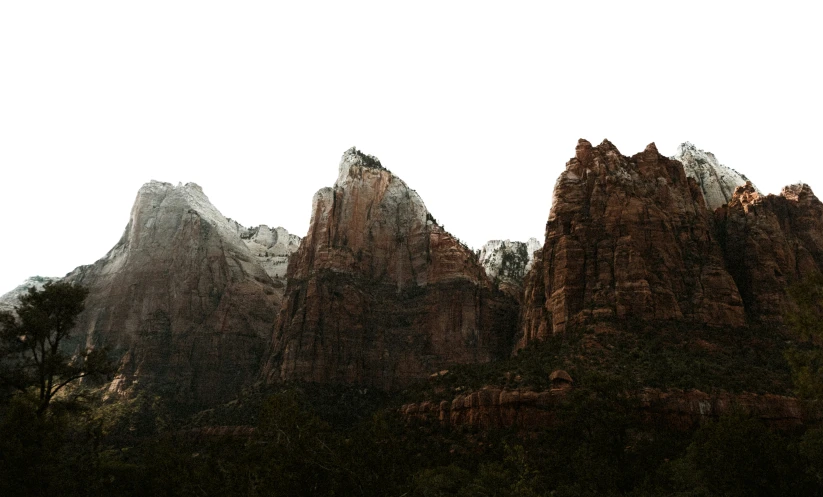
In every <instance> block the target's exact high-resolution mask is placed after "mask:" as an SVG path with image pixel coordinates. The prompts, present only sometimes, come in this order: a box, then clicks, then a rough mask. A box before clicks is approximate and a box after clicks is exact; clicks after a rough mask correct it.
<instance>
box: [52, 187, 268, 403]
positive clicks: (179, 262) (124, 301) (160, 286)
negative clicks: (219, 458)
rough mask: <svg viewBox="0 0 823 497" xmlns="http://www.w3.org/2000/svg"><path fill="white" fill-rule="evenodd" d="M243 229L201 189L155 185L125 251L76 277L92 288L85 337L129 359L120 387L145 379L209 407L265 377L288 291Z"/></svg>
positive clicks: (135, 212) (83, 318)
mask: <svg viewBox="0 0 823 497" xmlns="http://www.w3.org/2000/svg"><path fill="white" fill-rule="evenodd" d="M238 226H239V225H237V223H234V222H232V221H229V220H228V219H227V218H225V217H224V216H223V215H222V214H221V213H220V212H219V211H218V210H217V209H216V208H215V207H214V206H213V205H212V204H211V202H210V201H209V199H208V197H206V195H205V194H204V193H203V190H202V189H201V188H200V187H199V186H198V185H196V184H194V183H187V184H185V185H182V184H179V185H177V186H173V185H171V184H169V183H163V182H159V181H151V182H149V183H147V184H145V185H144V186H143V187H142V188H140V190H139V192H138V194H137V198H136V199H135V202H134V206H133V207H132V210H131V216H130V220H129V223H128V225H127V227H126V230H125V232H124V234H123V237H122V238H121V239H120V241H119V242H118V243H117V245H115V247H114V248H112V250H111V251H109V253H108V254H107V255H106V256H105V257H103V258H102V259H100V260H99V261H97V262H96V263H94V264H92V265H90V266H82V267H79V268H77V269H75V270H74V271H73V272H72V273H69V275H67V276H66V279H67V280H68V281H71V282H75V283H79V284H82V285H83V286H85V287H87V288H88V289H89V291H90V293H89V296H88V298H87V299H86V309H85V310H84V311H83V313H81V314H80V316H79V318H78V321H77V327H76V330H77V331H76V336H77V339H79V340H81V341H83V342H85V343H84V344H82V345H85V346H107V347H109V348H110V350H111V351H112V353H113V355H114V357H115V359H117V360H118V361H119V364H120V370H119V374H118V377H117V379H116V380H115V382H114V383H113V386H112V388H113V390H115V391H130V389H131V387H133V386H136V385H137V384H138V383H139V384H140V385H142V386H154V387H158V388H162V389H164V390H166V391H170V392H174V395H175V396H176V397H177V398H178V400H181V401H185V400H189V401H192V402H206V403H209V402H216V401H220V400H225V399H227V398H228V397H230V396H232V395H235V394H236V392H237V391H238V389H240V388H242V387H243V386H246V385H248V384H249V383H250V382H251V381H253V380H254V379H255V378H256V377H257V375H258V374H259V367H260V362H261V360H262V354H263V353H264V351H265V350H266V349H267V346H268V343H269V340H270V338H271V332H270V330H271V326H272V323H273V322H274V320H275V318H276V316H277V309H278V308H279V304H280V295H282V291H283V290H282V289H278V288H277V286H276V285H275V283H274V282H273V280H272V278H271V277H270V276H269V275H268V274H267V272H266V271H265V270H264V268H263V267H261V264H260V263H259V260H258V257H256V256H255V255H253V254H252V253H251V252H250V250H249V244H247V243H246V240H243V239H242V238H241V236H240V229H239V227H238ZM261 231H262V233H261ZM257 233H258V234H259V236H258V237H257V240H258V241H260V242H264V243H268V240H269V239H272V240H273V234H271V233H268V234H266V232H265V230H259V229H258V232H257ZM252 238H253V237H252ZM249 241H252V240H251V239H249ZM254 243H255V244H257V242H256V241H255V242H254ZM258 245H260V244H258ZM261 246H262V245H261Z"/></svg>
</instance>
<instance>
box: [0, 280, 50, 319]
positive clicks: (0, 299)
mask: <svg viewBox="0 0 823 497" xmlns="http://www.w3.org/2000/svg"><path fill="white" fill-rule="evenodd" d="M59 279H60V278H54V277H50V276H32V277H31V278H28V279H26V281H24V282H23V284H21V285H20V286H18V287H16V288H15V289H14V290H12V291H10V292H8V293H5V294H3V295H0V312H3V311H8V312H13V311H14V306H16V305H17V304H18V303H19V302H20V297H22V296H23V295H25V294H26V293H27V292H28V291H29V288H31V287H34V288H36V289H37V290H42V289H43V286H44V285H45V284H46V283H49V282H52V281H57V280H59Z"/></svg>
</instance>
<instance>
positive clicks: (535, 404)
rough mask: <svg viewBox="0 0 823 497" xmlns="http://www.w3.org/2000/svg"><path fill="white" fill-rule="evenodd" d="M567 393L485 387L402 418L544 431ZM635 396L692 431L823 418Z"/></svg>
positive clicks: (766, 402)
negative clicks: (734, 420)
mask: <svg viewBox="0 0 823 497" xmlns="http://www.w3.org/2000/svg"><path fill="white" fill-rule="evenodd" d="M567 392H568V391H567V390H561V389H552V390H532V389H509V388H498V387H494V386H486V387H484V388H482V389H480V390H476V391H473V392H468V393H465V394H460V395H457V396H456V397H455V398H454V399H453V400H451V401H447V400H443V401H440V402H432V401H423V402H415V403H411V404H406V405H404V406H402V407H401V408H400V413H401V414H402V415H403V416H404V417H405V418H406V419H408V420H418V421H426V422H439V423H440V424H443V425H445V426H450V427H459V426H470V427H472V428H481V429H500V428H508V427H512V426H517V427H518V428H521V429H544V428H547V427H549V426H551V425H552V424H553V423H554V422H555V418H556V416H555V412H556V410H557V407H558V405H559V403H560V402H562V401H563V399H564V397H565V396H566V394H567ZM632 395H633V396H634V398H635V399H636V400H637V406H638V408H639V409H640V410H641V414H643V415H645V417H647V418H648V419H649V420H650V421H652V422H660V421H665V422H666V423H667V424H668V425H669V426H671V427H673V428H677V429H682V430H687V429H693V428H695V427H697V426H698V425H699V424H700V423H702V422H705V421H706V420H709V419H717V418H718V417H720V416H723V415H729V414H731V413H734V412H743V413H746V414H747V415H749V416H752V417H756V418H758V419H760V420H761V421H763V422H764V423H766V424H767V425H769V426H770V427H773V428H778V429H792V428H796V427H797V426H800V425H803V424H805V423H808V422H818V421H820V419H822V418H823V412H821V411H820V410H819V409H815V410H812V409H804V408H803V405H802V404H801V402H800V401H799V400H798V399H796V398H793V397H784V396H780V395H770V394H766V395H758V394H753V393H739V394H734V393H728V392H716V393H712V394H708V393H705V392H701V391H700V390H688V391H683V390H677V389H671V390H666V391H663V390H660V389H657V388H646V389H643V390H642V391H639V392H633V393H632Z"/></svg>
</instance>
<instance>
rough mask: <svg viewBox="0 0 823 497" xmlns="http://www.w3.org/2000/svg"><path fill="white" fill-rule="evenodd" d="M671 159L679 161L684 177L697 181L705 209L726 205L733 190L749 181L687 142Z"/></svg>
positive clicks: (708, 153) (712, 155)
mask: <svg viewBox="0 0 823 497" xmlns="http://www.w3.org/2000/svg"><path fill="white" fill-rule="evenodd" d="M671 159H674V160H677V161H680V162H681V163H682V164H683V169H684V170H685V171H686V176H688V177H690V178H694V179H695V180H697V183H698V184H699V185H700V189H701V190H703V197H705V199H706V207H708V208H709V209H711V210H714V209H717V208H718V207H720V206H723V205H726V204H727V203H728V202H729V200H731V199H732V196H733V195H734V189H735V188H737V187H738V186H742V185H745V184H746V182H747V181H749V179H748V178H746V176H745V175H743V174H740V173H738V172H737V171H735V170H734V169H732V168H730V167H726V166H724V165H723V164H721V163H720V162H718V160H717V157H715V156H714V154H713V153H711V152H705V151H703V150H700V149H698V148H697V147H695V146H694V145H692V144H691V143H689V142H684V143H682V144H680V146H679V147H677V153H676V154H675V155H674V156H672V157H671Z"/></svg>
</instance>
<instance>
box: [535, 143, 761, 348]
mask: <svg viewBox="0 0 823 497" xmlns="http://www.w3.org/2000/svg"><path fill="white" fill-rule="evenodd" d="M521 316H522V319H521V321H522V333H523V334H522V336H521V338H520V346H524V345H526V344H527V343H528V342H530V341H532V340H535V339H541V338H545V337H546V336H548V335H551V334H554V333H559V332H562V331H564V329H565V328H566V327H567V326H569V325H579V324H585V323H590V322H593V321H603V320H609V319H612V320H614V319H616V320H623V321H624V320H630V319H633V320H641V321H659V320H676V321H682V322H686V323H695V324H702V325H709V326H717V327H739V326H742V325H743V324H744V321H745V315H744V308H743V301H742V299H741V297H740V294H739V292H738V289H737V285H736V284H735V281H734V279H733V278H732V276H731V275H730V274H729V272H728V271H727V270H726V268H725V265H724V258H723V253H722V251H721V247H720V244H719V243H718V242H717V239H716V235H715V233H714V229H713V223H712V217H711V214H710V212H709V211H708V209H707V208H706V204H705V201H704V198H703V194H702V191H701V189H700V187H699V186H698V184H697V182H696V181H695V180H694V179H693V178H688V177H687V176H686V173H685V171H684V168H683V166H682V165H681V164H680V162H678V161H675V160H672V159H668V158H666V157H664V156H662V155H660V153H658V151H657V148H656V147H655V146H654V144H651V145H649V146H648V147H646V150H644V151H643V152H640V153H639V154H636V155H634V156H632V157H626V156H623V155H621V154H620V152H619V151H618V150H617V148H616V147H615V146H614V145H613V144H612V143H610V142H609V141H608V140H604V141H603V143H601V144H600V145H598V146H596V147H593V146H592V144H591V143H589V142H588V141H586V140H580V141H579V142H578V144H577V148H576V151H575V157H574V158H572V159H571V160H570V161H569V162H568V163H567V164H566V170H565V171H563V172H562V173H561V175H560V178H559V179H558V180H557V183H556V185H555V188H554V203H553V205H552V208H551V212H550V214H549V219H548V222H547V224H546V234H545V244H544V245H543V248H542V249H541V250H540V251H539V252H538V253H537V254H536V256H535V262H534V264H533V266H532V270H531V271H530V272H529V274H528V275H527V276H526V282H525V291H524V297H523V304H522V309H521Z"/></svg>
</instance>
